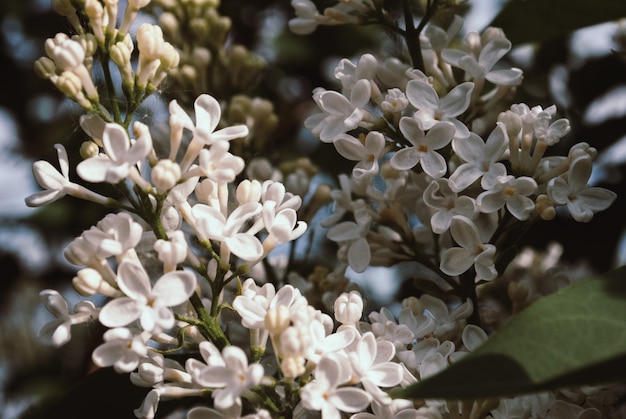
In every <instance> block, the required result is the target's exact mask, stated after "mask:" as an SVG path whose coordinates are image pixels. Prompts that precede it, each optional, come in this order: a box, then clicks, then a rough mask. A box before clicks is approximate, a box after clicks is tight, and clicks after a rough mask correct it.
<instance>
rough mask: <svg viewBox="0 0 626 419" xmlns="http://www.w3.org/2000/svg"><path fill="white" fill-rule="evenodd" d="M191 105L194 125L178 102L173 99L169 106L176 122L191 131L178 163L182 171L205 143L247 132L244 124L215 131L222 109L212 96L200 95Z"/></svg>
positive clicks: (242, 136) (230, 138)
mask: <svg viewBox="0 0 626 419" xmlns="http://www.w3.org/2000/svg"><path fill="white" fill-rule="evenodd" d="M193 106H194V110H195V114H196V123H195V125H194V123H193V121H192V120H191V118H190V117H189V115H187V112H185V110H184V109H183V108H181V107H180V105H178V103H176V102H174V101H173V102H171V103H170V106H169V110H170V114H172V115H176V120H177V121H178V123H179V124H181V125H182V126H183V127H184V128H187V129H188V130H190V131H192V132H193V137H192V140H191V142H190V143H189V145H188V147H187V150H186V152H185V155H184V157H183V160H182V162H181V164H180V167H181V169H182V171H183V172H186V171H187V169H189V167H190V166H191V164H192V163H193V161H194V160H195V159H196V157H198V155H199V154H200V150H201V149H202V147H204V146H205V145H212V144H215V143H217V142H220V141H230V140H234V139H236V138H244V137H245V136H247V135H248V132H249V131H248V127H247V126H245V125H234V126H230V127H226V128H222V129H220V130H217V131H215V129H216V128H217V125H218V123H219V122H220V118H221V117H222V109H221V108H220V104H219V103H218V101H217V100H216V99H215V98H214V97H213V96H210V95H207V94H203V95H200V96H198V98H197V99H196V100H195V102H194V105H193Z"/></svg>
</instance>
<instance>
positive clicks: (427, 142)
mask: <svg viewBox="0 0 626 419" xmlns="http://www.w3.org/2000/svg"><path fill="white" fill-rule="evenodd" d="M400 131H401V132H402V134H403V135H404V137H405V138H406V139H407V140H408V141H409V142H410V143H411V146H410V147H406V148H402V149H400V150H398V151H397V152H396V153H395V154H394V155H393V157H391V160H390V161H389V163H390V164H391V167H393V168H394V169H396V170H410V169H412V168H413V167H415V166H416V165H417V164H418V163H419V164H420V167H421V168H422V170H424V172H425V173H426V174H428V175H429V176H432V177H435V178H438V177H441V176H443V175H445V174H446V171H447V165H446V160H445V159H444V157H443V156H442V155H441V154H439V153H437V151H436V150H439V149H441V148H443V147H445V146H447V145H448V144H449V143H450V141H452V137H453V136H454V132H455V129H454V125H452V124H449V123H439V124H437V125H434V126H433V127H432V128H431V129H430V130H429V131H428V133H426V134H424V131H423V130H422V129H421V128H420V126H419V123H418V122H417V121H416V120H415V119H413V118H409V117H406V116H405V117H402V118H401V119H400Z"/></svg>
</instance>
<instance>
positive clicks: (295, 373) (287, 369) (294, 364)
mask: <svg viewBox="0 0 626 419" xmlns="http://www.w3.org/2000/svg"><path fill="white" fill-rule="evenodd" d="M304 365H305V361H304V357H302V356H288V357H286V358H283V360H282V361H281V363H280V371H281V372H282V373H283V377H285V378H286V379H294V378H296V377H299V376H300V375H302V374H304V372H305V371H306V368H305V366H304Z"/></svg>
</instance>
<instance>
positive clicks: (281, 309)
mask: <svg viewBox="0 0 626 419" xmlns="http://www.w3.org/2000/svg"><path fill="white" fill-rule="evenodd" d="M290 321H291V319H290V317H289V309H288V308H287V307H286V306H278V307H273V308H270V309H269V310H267V314H265V327H266V328H267V330H268V331H269V332H270V333H271V334H272V335H279V334H281V333H282V332H283V331H284V330H285V329H286V328H287V327H289V323H290Z"/></svg>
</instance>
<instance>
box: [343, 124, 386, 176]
mask: <svg viewBox="0 0 626 419" xmlns="http://www.w3.org/2000/svg"><path fill="white" fill-rule="evenodd" d="M333 144H334V145H335V148H336V149H337V152H339V154H341V155H342V156H343V157H345V158H346V159H348V160H355V161H358V163H357V164H356V166H354V169H352V174H353V175H354V178H355V179H356V180H358V181H360V180H366V179H369V178H371V177H372V176H374V175H377V174H378V160H379V159H380V158H382V157H383V156H384V155H385V152H386V149H385V137H384V136H383V135H382V134H381V133H380V132H377V131H371V132H370V133H368V134H367V136H365V138H364V139H363V140H360V139H356V138H354V137H353V136H351V135H348V134H342V135H340V136H338V137H337V138H335V140H334V141H333Z"/></svg>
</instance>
